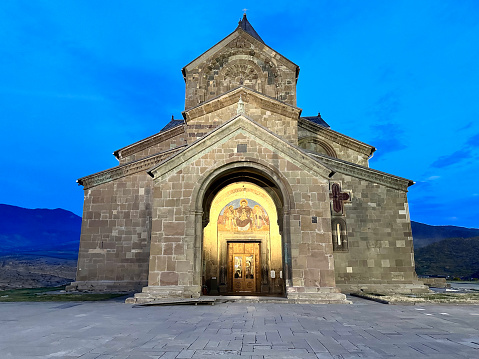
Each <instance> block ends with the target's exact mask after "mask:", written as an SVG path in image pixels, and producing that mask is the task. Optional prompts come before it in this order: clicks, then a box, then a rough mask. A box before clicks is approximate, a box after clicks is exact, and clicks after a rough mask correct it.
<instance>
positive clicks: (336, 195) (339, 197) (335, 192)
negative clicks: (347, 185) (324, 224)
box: [329, 183, 349, 213]
mask: <svg viewBox="0 0 479 359" xmlns="http://www.w3.org/2000/svg"><path fill="white" fill-rule="evenodd" d="M331 192H332V193H330V194H329V198H330V199H332V200H333V210H334V212H336V213H342V212H343V202H344V201H347V200H348V199H349V194H347V193H345V192H341V187H339V184H337V183H333V185H332V186H331Z"/></svg>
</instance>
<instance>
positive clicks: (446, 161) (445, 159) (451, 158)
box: [431, 148, 472, 168]
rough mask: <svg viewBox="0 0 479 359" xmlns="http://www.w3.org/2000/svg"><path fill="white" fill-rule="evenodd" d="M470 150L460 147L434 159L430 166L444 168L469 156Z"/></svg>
mask: <svg viewBox="0 0 479 359" xmlns="http://www.w3.org/2000/svg"><path fill="white" fill-rule="evenodd" d="M471 157H472V152H471V150H469V149H467V148H466V149H461V150H459V151H456V152H454V153H452V154H450V155H447V156H441V157H439V158H438V159H437V160H436V161H434V162H433V163H432V165H431V166H432V167H436V168H444V167H447V166H451V165H454V164H456V163H459V162H461V161H463V160H465V159H468V158H471Z"/></svg>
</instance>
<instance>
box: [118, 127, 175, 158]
mask: <svg viewBox="0 0 479 359" xmlns="http://www.w3.org/2000/svg"><path fill="white" fill-rule="evenodd" d="M184 132H185V129H184V125H180V126H176V127H173V128H172V129H170V130H167V131H164V132H158V133H156V134H154V135H152V136H150V137H147V138H145V139H143V140H141V141H138V142H135V143H133V144H131V145H128V146H126V147H123V148H120V149H119V150H116V151H115V152H113V154H114V155H115V157H116V158H117V159H119V160H120V159H122V158H125V157H128V156H130V155H132V154H134V153H137V152H139V151H143V150H145V149H147V148H149V147H151V146H154V145H157V144H159V143H161V142H163V141H166V140H169V139H170V138H172V137H176V136H178V135H181V134H183V133H184Z"/></svg>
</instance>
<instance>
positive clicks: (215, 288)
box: [202, 181, 284, 295]
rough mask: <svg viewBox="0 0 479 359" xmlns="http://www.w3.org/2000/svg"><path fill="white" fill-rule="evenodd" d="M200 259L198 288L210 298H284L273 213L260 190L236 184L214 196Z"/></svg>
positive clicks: (272, 204) (267, 197)
mask: <svg viewBox="0 0 479 359" xmlns="http://www.w3.org/2000/svg"><path fill="white" fill-rule="evenodd" d="M202 258H203V263H202V272H203V283H204V285H206V287H207V288H208V291H209V293H211V294H218V293H221V294H236V295H242V294H275V295H282V294H283V293H284V281H283V278H284V276H283V253H282V241H281V234H280V230H279V225H278V211H277V208H276V204H275V202H274V201H273V199H272V197H271V196H270V194H268V192H267V191H266V190H265V189H263V188H262V187H261V186H259V185H257V184H254V183H252V182H247V181H239V182H233V183H230V184H228V185H226V186H225V187H223V188H222V189H221V190H219V191H218V192H217V193H216V195H215V196H214V198H213V200H212V202H211V206H210V209H209V223H208V225H207V226H206V227H205V228H204V232H203V256H202Z"/></svg>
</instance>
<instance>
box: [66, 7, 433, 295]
mask: <svg viewBox="0 0 479 359" xmlns="http://www.w3.org/2000/svg"><path fill="white" fill-rule="evenodd" d="M182 72H183V77H184V80H185V83H186V99H185V111H184V112H183V113H182V114H183V119H181V120H177V119H173V118H172V120H171V121H170V123H168V124H167V125H166V126H165V127H164V128H163V129H162V130H161V131H159V132H158V133H156V134H154V135H152V136H150V137H148V138H145V139H143V140H141V141H138V142H136V143H133V144H131V145H129V146H126V147H124V148H121V149H119V150H117V151H115V152H114V155H115V156H116V158H117V159H118V161H119V165H118V166H117V167H114V168H111V169H108V170H105V171H102V172H99V173H96V174H93V175H90V176H86V177H83V178H80V179H79V180H78V183H79V184H80V185H83V187H84V191H85V197H84V208H83V222H82V233H81V241H80V251H79V258H78V270H77V277H76V281H75V282H73V283H72V284H71V285H70V286H69V289H70V290H72V289H76V290H105V291H137V292H138V293H137V294H136V295H135V297H134V300H133V301H136V302H146V301H151V300H155V299H159V298H175V297H183V298H191V297H193V298H194V297H199V296H201V295H208V294H210V295H244V294H249V295H251V294H256V295H275V296H284V297H287V298H288V299H289V300H290V301H292V302H314V303H344V302H346V299H345V296H344V294H343V293H349V292H353V291H358V290H361V289H364V290H371V291H376V292H415V291H423V290H424V289H425V287H424V286H423V285H422V283H421V282H419V281H418V280H417V276H416V273H415V269H414V252H413V241H412V233H411V224H410V219H409V212H408V204H407V196H406V195H407V190H408V187H409V186H410V185H411V184H412V182H411V181H409V180H407V179H404V178H400V177H396V176H393V175H390V174H386V173H382V172H379V171H376V170H373V169H371V168H369V166H368V159H369V158H370V157H371V155H372V154H373V152H374V151H375V148H374V147H372V146H370V145H368V144H365V143H363V142H360V141H358V140H355V139H353V138H350V137H348V136H346V135H343V134H341V133H338V132H336V131H334V130H332V129H331V128H330V126H329V125H328V124H327V123H326V122H325V121H324V120H323V119H322V118H321V116H320V115H319V114H318V116H311V117H302V116H301V109H300V108H298V107H297V105H296V82H297V79H298V74H299V67H298V66H297V65H296V64H294V63H293V62H291V61H290V60H288V59H287V58H285V57H284V56H282V55H280V54H279V53H278V52H276V51H275V50H273V49H272V48H270V47H269V46H268V45H266V44H265V43H264V42H263V40H262V39H261V37H260V36H259V35H258V34H257V33H256V31H255V30H254V29H253V27H252V26H251V24H250V23H249V21H248V20H247V18H246V15H245V16H244V17H243V19H242V20H241V21H240V22H239V25H238V27H237V29H236V30H235V31H234V32H233V33H231V34H230V35H228V36H227V37H225V38H224V39H223V40H221V41H220V42H219V43H217V44H216V45H214V46H213V47H212V48H211V49H209V50H207V51H206V52H205V53H203V54H202V55H200V56H199V57H198V58H196V59H195V60H193V61H192V62H190V63H189V64H188V65H186V66H185V67H184V68H183V70H182Z"/></svg>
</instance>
